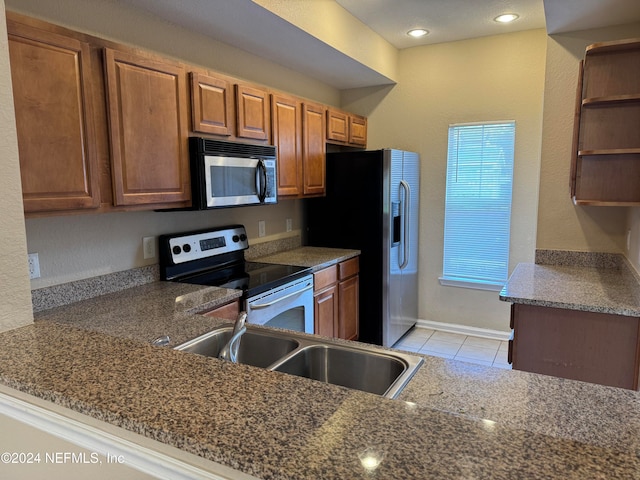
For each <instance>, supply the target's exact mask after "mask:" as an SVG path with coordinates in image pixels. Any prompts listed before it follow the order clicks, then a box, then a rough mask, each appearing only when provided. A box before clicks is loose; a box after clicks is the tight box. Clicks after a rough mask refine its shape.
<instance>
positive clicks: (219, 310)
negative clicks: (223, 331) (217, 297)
mask: <svg viewBox="0 0 640 480" xmlns="http://www.w3.org/2000/svg"><path fill="white" fill-rule="evenodd" d="M239 313H240V300H234V301H233V302H230V303H225V304H224V305H220V306H219V307H216V308H214V309H213V310H210V311H208V312H206V313H203V315H205V316H207V317H216V318H224V319H225V320H233V321H235V320H236V319H237V318H238V314H239Z"/></svg>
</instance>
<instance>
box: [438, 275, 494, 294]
mask: <svg viewBox="0 0 640 480" xmlns="http://www.w3.org/2000/svg"><path fill="white" fill-rule="evenodd" d="M438 281H439V282H440V285H443V286H445V287H459V288H470V289H473V290H487V291H491V292H499V291H500V290H502V288H503V287H504V283H495V282H494V283H491V282H482V281H479V280H475V281H474V280H465V279H461V278H455V277H440V278H438Z"/></svg>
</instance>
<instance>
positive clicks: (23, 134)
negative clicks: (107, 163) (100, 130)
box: [7, 18, 100, 213]
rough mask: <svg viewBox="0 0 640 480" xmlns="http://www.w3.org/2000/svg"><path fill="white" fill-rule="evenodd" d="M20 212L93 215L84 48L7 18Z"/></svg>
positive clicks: (95, 189) (93, 159) (95, 195)
mask: <svg viewBox="0 0 640 480" xmlns="http://www.w3.org/2000/svg"><path fill="white" fill-rule="evenodd" d="M7 27H8V33H9V36H8V40H9V54H10V60H11V77H12V82H13V96H14V104H15V115H16V127H17V133H18V150H19V155H20V173H21V177H22V193H23V197H24V210H25V212H26V213H29V212H43V211H59V210H74V209H84V208H96V207H98V206H99V204H100V192H99V171H98V167H97V155H96V150H95V144H94V143H93V142H94V127H93V109H92V104H91V101H90V98H91V82H90V71H91V66H90V49H89V45H88V44H86V43H84V42H81V41H78V40H76V39H74V38H70V37H67V36H64V35H58V34H54V33H51V32H46V31H43V30H40V29H36V28H32V27H30V26H26V25H23V24H20V23H18V22H15V21H13V20H11V19H10V18H8V20H7Z"/></svg>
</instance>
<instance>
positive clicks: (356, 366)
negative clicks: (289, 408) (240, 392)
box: [274, 345, 408, 395]
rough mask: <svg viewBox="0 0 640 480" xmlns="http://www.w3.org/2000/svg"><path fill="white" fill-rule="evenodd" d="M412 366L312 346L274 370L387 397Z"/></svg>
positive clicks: (397, 360)
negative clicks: (397, 381)
mask: <svg viewBox="0 0 640 480" xmlns="http://www.w3.org/2000/svg"><path fill="white" fill-rule="evenodd" d="M407 367H408V365H407V363H406V362H405V361H403V360H402V359H401V358H398V357H396V356H393V355H387V354H379V353H374V352H370V351H364V350H356V349H353V348H342V347H338V346H332V345H312V346H310V347H305V348H303V349H301V350H300V351H298V352H297V353H296V354H295V355H293V356H290V357H289V358H288V359H287V360H285V361H284V362H282V363H281V364H279V365H278V366H276V367H275V368H274V370H276V371H278V372H284V373H290V374H292V375H298V376H299V377H306V378H311V379H312V380H319V381H321V382H326V383H331V384H333V385H342V386H343V387H348V388H354V389H356V390H362V391H365V392H370V393H376V394H378V395H385V394H386V393H387V391H388V390H389V389H390V387H391V385H393V383H394V382H395V381H396V380H397V379H398V378H399V377H400V376H401V375H402V374H403V372H404V371H405V370H406V369H407Z"/></svg>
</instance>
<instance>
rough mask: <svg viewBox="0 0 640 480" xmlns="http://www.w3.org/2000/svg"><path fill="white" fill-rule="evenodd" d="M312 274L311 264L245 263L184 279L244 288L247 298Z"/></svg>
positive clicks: (191, 281)
mask: <svg viewBox="0 0 640 480" xmlns="http://www.w3.org/2000/svg"><path fill="white" fill-rule="evenodd" d="M309 273H311V269H310V268H308V267H296V266H293V265H279V264H271V263H258V262H243V263H239V264H235V265H228V266H225V267H221V268H215V269H211V270H207V271H205V272H201V273H198V274H194V275H187V276H184V277H182V278H180V280H179V281H180V282H183V283H195V284H197V285H210V286H213V287H223V288H233V289H240V290H243V291H244V292H245V296H246V297H252V296H254V295H258V294H260V293H263V292H266V291H267V290H271V289H272V288H276V287H278V286H280V285H284V284H285V283H289V282H290V281H293V280H297V279H298V278H302V277H304V276H305V275H307V274H309Z"/></svg>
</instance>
